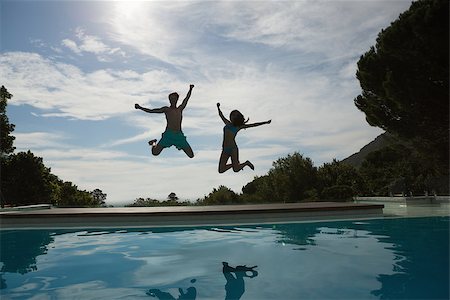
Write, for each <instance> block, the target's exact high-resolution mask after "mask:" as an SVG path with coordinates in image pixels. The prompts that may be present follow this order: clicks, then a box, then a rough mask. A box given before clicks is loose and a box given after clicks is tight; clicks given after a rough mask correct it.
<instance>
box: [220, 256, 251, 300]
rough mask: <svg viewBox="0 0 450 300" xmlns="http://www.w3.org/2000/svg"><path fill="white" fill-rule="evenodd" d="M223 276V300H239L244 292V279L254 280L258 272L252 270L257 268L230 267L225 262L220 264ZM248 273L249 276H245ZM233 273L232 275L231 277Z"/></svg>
mask: <svg viewBox="0 0 450 300" xmlns="http://www.w3.org/2000/svg"><path fill="white" fill-rule="evenodd" d="M222 265H223V268H222V272H223V276H225V279H226V280H227V283H226V284H225V292H226V295H225V300H239V299H241V297H242V295H243V294H244V292H245V282H244V277H248V278H254V277H256V276H258V272H257V271H255V270H254V268H256V267H257V266H253V267H247V266H245V265H243V266H236V268H233V267H230V265H228V263H227V262H222ZM247 272H250V275H248V274H247ZM233 273H234V275H233Z"/></svg>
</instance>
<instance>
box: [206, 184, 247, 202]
mask: <svg viewBox="0 0 450 300" xmlns="http://www.w3.org/2000/svg"><path fill="white" fill-rule="evenodd" d="M240 203H241V201H239V200H238V195H237V194H236V193H235V192H233V191H232V190H231V189H229V188H227V187H226V186H223V185H221V186H219V187H218V188H217V189H216V188H214V189H213V190H212V192H211V193H209V194H208V195H207V196H205V197H204V198H203V199H199V200H197V205H223V204H240Z"/></svg>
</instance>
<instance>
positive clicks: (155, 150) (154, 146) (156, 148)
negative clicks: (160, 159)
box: [148, 139, 164, 156]
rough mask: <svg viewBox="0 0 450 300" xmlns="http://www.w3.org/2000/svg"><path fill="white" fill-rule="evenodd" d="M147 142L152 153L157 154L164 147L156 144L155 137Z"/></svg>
mask: <svg viewBox="0 0 450 300" xmlns="http://www.w3.org/2000/svg"><path fill="white" fill-rule="evenodd" d="M148 144H149V145H150V146H151V147H152V154H153V155H155V156H157V155H159V154H160V153H161V151H162V150H163V149H164V148H163V147H162V146H161V145H160V144H156V139H154V140H151V141H148Z"/></svg>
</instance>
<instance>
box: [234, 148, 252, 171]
mask: <svg viewBox="0 0 450 300" xmlns="http://www.w3.org/2000/svg"><path fill="white" fill-rule="evenodd" d="M231 164H232V167H233V171H234V172H239V171H241V170H242V169H243V168H244V167H245V166H248V167H249V168H250V169H252V170H254V169H255V167H254V166H253V164H252V163H251V162H249V161H248V160H247V161H246V162H245V163H243V164H241V163H240V162H239V150H238V149H237V148H236V149H233V151H232V152H231Z"/></svg>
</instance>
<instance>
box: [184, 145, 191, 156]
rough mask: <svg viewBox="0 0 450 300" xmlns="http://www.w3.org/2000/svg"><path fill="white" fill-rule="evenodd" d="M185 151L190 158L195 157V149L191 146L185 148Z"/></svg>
mask: <svg viewBox="0 0 450 300" xmlns="http://www.w3.org/2000/svg"><path fill="white" fill-rule="evenodd" d="M183 151H184V153H186V155H187V156H189V157H190V158H193V157H194V151H192V148H191V146H188V147H186V148H183Z"/></svg>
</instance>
